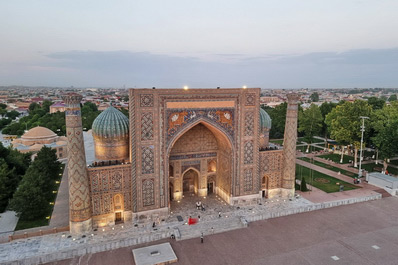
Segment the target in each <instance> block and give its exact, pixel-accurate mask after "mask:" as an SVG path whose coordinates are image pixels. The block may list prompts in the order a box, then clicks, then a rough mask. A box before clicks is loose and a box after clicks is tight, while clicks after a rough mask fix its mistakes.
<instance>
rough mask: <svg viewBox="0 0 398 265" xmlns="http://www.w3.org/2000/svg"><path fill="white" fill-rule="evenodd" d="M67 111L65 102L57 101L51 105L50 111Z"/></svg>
mask: <svg viewBox="0 0 398 265" xmlns="http://www.w3.org/2000/svg"><path fill="white" fill-rule="evenodd" d="M56 112H65V104H64V103H62V102H56V103H54V104H52V105H51V106H50V113H56Z"/></svg>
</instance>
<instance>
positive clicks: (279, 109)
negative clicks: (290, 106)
mask: <svg viewBox="0 0 398 265" xmlns="http://www.w3.org/2000/svg"><path fill="white" fill-rule="evenodd" d="M264 109H265V111H266V112H267V113H268V115H269V116H270V118H271V120H272V127H271V131H270V138H273V139H276V138H282V137H283V134H284V131H285V121H286V110H287V103H286V102H284V103H282V104H280V105H278V106H276V107H275V108H264Z"/></svg>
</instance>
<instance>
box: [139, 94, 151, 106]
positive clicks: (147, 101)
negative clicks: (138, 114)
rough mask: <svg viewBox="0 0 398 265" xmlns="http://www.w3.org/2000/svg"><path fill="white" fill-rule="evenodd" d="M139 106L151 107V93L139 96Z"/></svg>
mask: <svg viewBox="0 0 398 265" xmlns="http://www.w3.org/2000/svg"><path fill="white" fill-rule="evenodd" d="M140 99H141V100H140V101H141V107H153V95H151V94H144V95H141V97H140Z"/></svg>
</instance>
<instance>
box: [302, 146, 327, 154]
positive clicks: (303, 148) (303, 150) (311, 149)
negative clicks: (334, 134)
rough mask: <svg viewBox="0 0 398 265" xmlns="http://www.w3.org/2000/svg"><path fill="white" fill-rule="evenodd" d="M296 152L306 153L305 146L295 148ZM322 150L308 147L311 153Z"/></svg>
mask: <svg viewBox="0 0 398 265" xmlns="http://www.w3.org/2000/svg"><path fill="white" fill-rule="evenodd" d="M296 150H300V151H301V152H303V153H305V152H306V151H307V145H303V146H297V148H296ZM322 150H323V148H319V147H317V146H312V145H311V146H310V149H309V152H310V153H311V152H313V151H315V152H316V151H322Z"/></svg>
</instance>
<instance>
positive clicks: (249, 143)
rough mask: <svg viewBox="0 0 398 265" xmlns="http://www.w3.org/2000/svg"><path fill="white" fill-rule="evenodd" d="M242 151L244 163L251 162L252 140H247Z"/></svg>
mask: <svg viewBox="0 0 398 265" xmlns="http://www.w3.org/2000/svg"><path fill="white" fill-rule="evenodd" d="M243 152H244V160H243V163H244V164H246V165H247V164H253V141H247V142H246V143H245V146H244V148H243Z"/></svg>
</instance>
